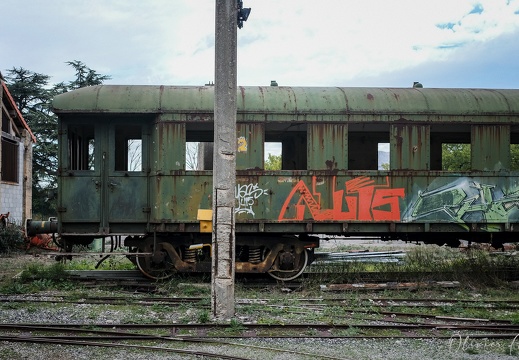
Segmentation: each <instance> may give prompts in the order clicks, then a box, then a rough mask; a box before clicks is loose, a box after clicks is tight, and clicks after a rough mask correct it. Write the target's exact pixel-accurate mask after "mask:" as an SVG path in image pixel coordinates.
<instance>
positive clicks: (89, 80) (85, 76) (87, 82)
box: [66, 60, 111, 90]
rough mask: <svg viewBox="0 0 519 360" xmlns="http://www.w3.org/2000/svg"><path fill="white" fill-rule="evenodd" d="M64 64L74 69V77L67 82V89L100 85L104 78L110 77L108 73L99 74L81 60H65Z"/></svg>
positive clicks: (108, 78)
mask: <svg viewBox="0 0 519 360" xmlns="http://www.w3.org/2000/svg"><path fill="white" fill-rule="evenodd" d="M66 64H67V65H70V66H72V67H73V68H74V69H75V70H76V79H75V80H74V81H70V82H69V84H68V89H69V90H74V89H79V88H82V87H85V86H93V85H101V84H102V83H103V82H104V81H105V80H110V79H111V76H110V75H100V74H98V73H97V72H96V71H95V70H92V69H90V68H89V67H88V66H86V65H85V64H84V63H83V62H81V61H78V60H73V61H67V62H66Z"/></svg>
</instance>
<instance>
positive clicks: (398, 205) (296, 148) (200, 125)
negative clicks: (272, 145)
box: [54, 85, 519, 279]
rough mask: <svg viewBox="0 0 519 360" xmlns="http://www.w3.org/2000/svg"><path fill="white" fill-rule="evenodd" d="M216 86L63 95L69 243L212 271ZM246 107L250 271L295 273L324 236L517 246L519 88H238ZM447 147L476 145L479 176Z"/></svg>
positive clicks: (162, 272) (242, 171)
mask: <svg viewBox="0 0 519 360" xmlns="http://www.w3.org/2000/svg"><path fill="white" fill-rule="evenodd" d="M213 91H214V89H213V87H211V86H208V87H177V86H107V85H103V86H93V87H87V88H82V89H79V90H75V91H71V92H68V93H65V94H62V95H59V96H58V97H56V98H55V100H54V111H55V113H56V114H58V116H59V131H60V139H59V140H60V141H59V143H60V160H59V164H60V167H59V198H58V202H59V208H58V211H59V220H58V232H59V233H60V235H61V239H62V241H63V245H64V246H65V247H68V248H70V247H71V246H72V245H73V244H78V243H81V244H88V243H90V242H91V241H92V240H93V239H94V238H99V237H108V236H112V235H125V236H127V237H126V245H128V246H130V247H131V248H132V249H133V250H134V251H137V252H140V253H151V254H152V255H142V256H134V257H132V259H133V261H135V262H136V263H137V265H138V266H139V268H140V269H141V270H142V271H143V273H145V274H146V275H148V276H150V277H152V278H160V277H163V276H167V274H170V273H171V272H173V271H210V243H211V236H210V235H211V233H210V231H211V225H210V213H208V212H207V211H204V210H208V209H211V208H212V171H211V166H212V155H207V156H205V160H204V156H201V157H200V158H199V169H198V170H194V171H191V170H186V142H192V141H198V142H202V143H211V142H212V141H213V136H214V135H213V111H214V110H213V102H214V100H213V96H214V93H213ZM237 104H238V116H237V134H236V138H237V153H236V154H237V160H236V162H237V166H236V167H237V174H236V183H237V185H236V210H235V212H236V234H237V249H236V271H238V272H269V273H270V274H271V275H272V276H274V277H275V278H279V279H291V278H294V277H296V276H298V275H299V274H300V273H301V272H302V271H303V270H304V267H305V266H306V265H307V264H308V263H309V262H310V261H312V255H313V248H314V247H316V246H318V238H316V237H315V236H312V234H337V235H338V234H340V235H346V236H349V235H356V236H358V235H370V236H373V235H377V236H380V237H381V238H382V239H403V240H410V241H426V242H432V243H443V242H447V243H449V244H456V243H457V242H458V240H459V239H466V240H470V241H480V242H483V241H484V242H487V241H488V242H490V241H492V242H495V243H503V242H507V241H516V232H517V231H519V226H517V222H518V220H519V210H518V205H519V177H518V174H519V173H518V172H516V171H512V169H511V155H510V146H511V144H513V143H518V142H519V90H483V89H472V90H469V89H423V88H398V89H397V88H393V89H389V88H318V87H313V88H309V87H274V86H273V87H240V88H239V89H238V94H237ZM265 142H280V143H281V144H282V145H281V146H282V170H277V171H264V170H263V169H264V160H263V159H264V151H265V150H264V143H265ZM379 143H388V144H389V147H390V159H389V169H387V170H379V169H378V144H379ZM445 143H470V144H471V145H470V148H471V167H472V170H471V171H463V172H461V171H460V172H447V171H442V164H441V161H442V144H445ZM132 147H133V151H132V150H131V149H132ZM135 149H137V150H135ZM136 155H137V158H136V159H133V160H135V161H133V160H132V159H131V158H132V157H135V156H136Z"/></svg>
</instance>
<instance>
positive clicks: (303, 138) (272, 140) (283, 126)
mask: <svg viewBox="0 0 519 360" xmlns="http://www.w3.org/2000/svg"><path fill="white" fill-rule="evenodd" d="M267 144H270V145H268V146H269V147H273V146H277V147H278V148H279V147H280V148H281V150H280V153H279V154H276V155H277V156H280V157H281V170H306V169H307V148H308V144H307V126H306V124H291V123H287V122H285V123H268V124H267V125H266V126H265V148H264V154H265V158H266V159H267V160H268V151H269V150H270V149H268V148H267ZM273 144H278V145H273ZM272 151H274V150H273V149H272ZM272 155H274V156H276V155H275V154H272ZM265 164H266V160H265ZM278 166H279V165H278ZM276 170H279V169H276Z"/></svg>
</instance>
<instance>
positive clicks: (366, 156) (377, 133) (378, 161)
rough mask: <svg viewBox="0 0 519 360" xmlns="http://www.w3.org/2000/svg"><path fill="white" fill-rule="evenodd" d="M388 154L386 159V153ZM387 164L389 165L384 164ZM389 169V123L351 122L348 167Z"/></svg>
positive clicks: (354, 168)
mask: <svg viewBox="0 0 519 360" xmlns="http://www.w3.org/2000/svg"><path fill="white" fill-rule="evenodd" d="M385 148H387V149H386V150H382V151H385V152H386V153H387V155H388V157H387V161H384V156H385V154H382V153H380V151H381V149H385ZM384 164H387V165H384ZM384 166H387V168H388V169H389V125H388V124H365V123H363V124H350V125H349V126H348V169H350V170H381V169H384Z"/></svg>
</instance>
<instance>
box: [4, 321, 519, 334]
mask: <svg viewBox="0 0 519 360" xmlns="http://www.w3.org/2000/svg"><path fill="white" fill-rule="evenodd" d="M92 327H94V328H95V327H99V328H119V329H160V328H168V329H174V330H180V329H181V330H198V329H203V330H206V329H224V330H225V329H235V327H233V326H232V325H229V324H171V323H169V324H165V323H164V324H156V323H154V324H67V325H66V326H64V325H63V324H0V329H19V330H29V329H34V330H42V329H43V330H52V329H55V330H59V331H68V330H69V329H74V328H75V329H78V328H79V329H84V328H92ZM351 328H355V329H374V330H381V329H395V330H413V329H440V330H492V331H503V332H519V325H512V324H502V325H501V324H483V325H466V324H438V323H430V324H429V323H416V324H411V323H402V324H319V323H300V324H240V329H241V330H244V331H245V330H264V329H268V330H308V329H319V330H344V329H351ZM87 330H88V331H91V330H90V329H87Z"/></svg>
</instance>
